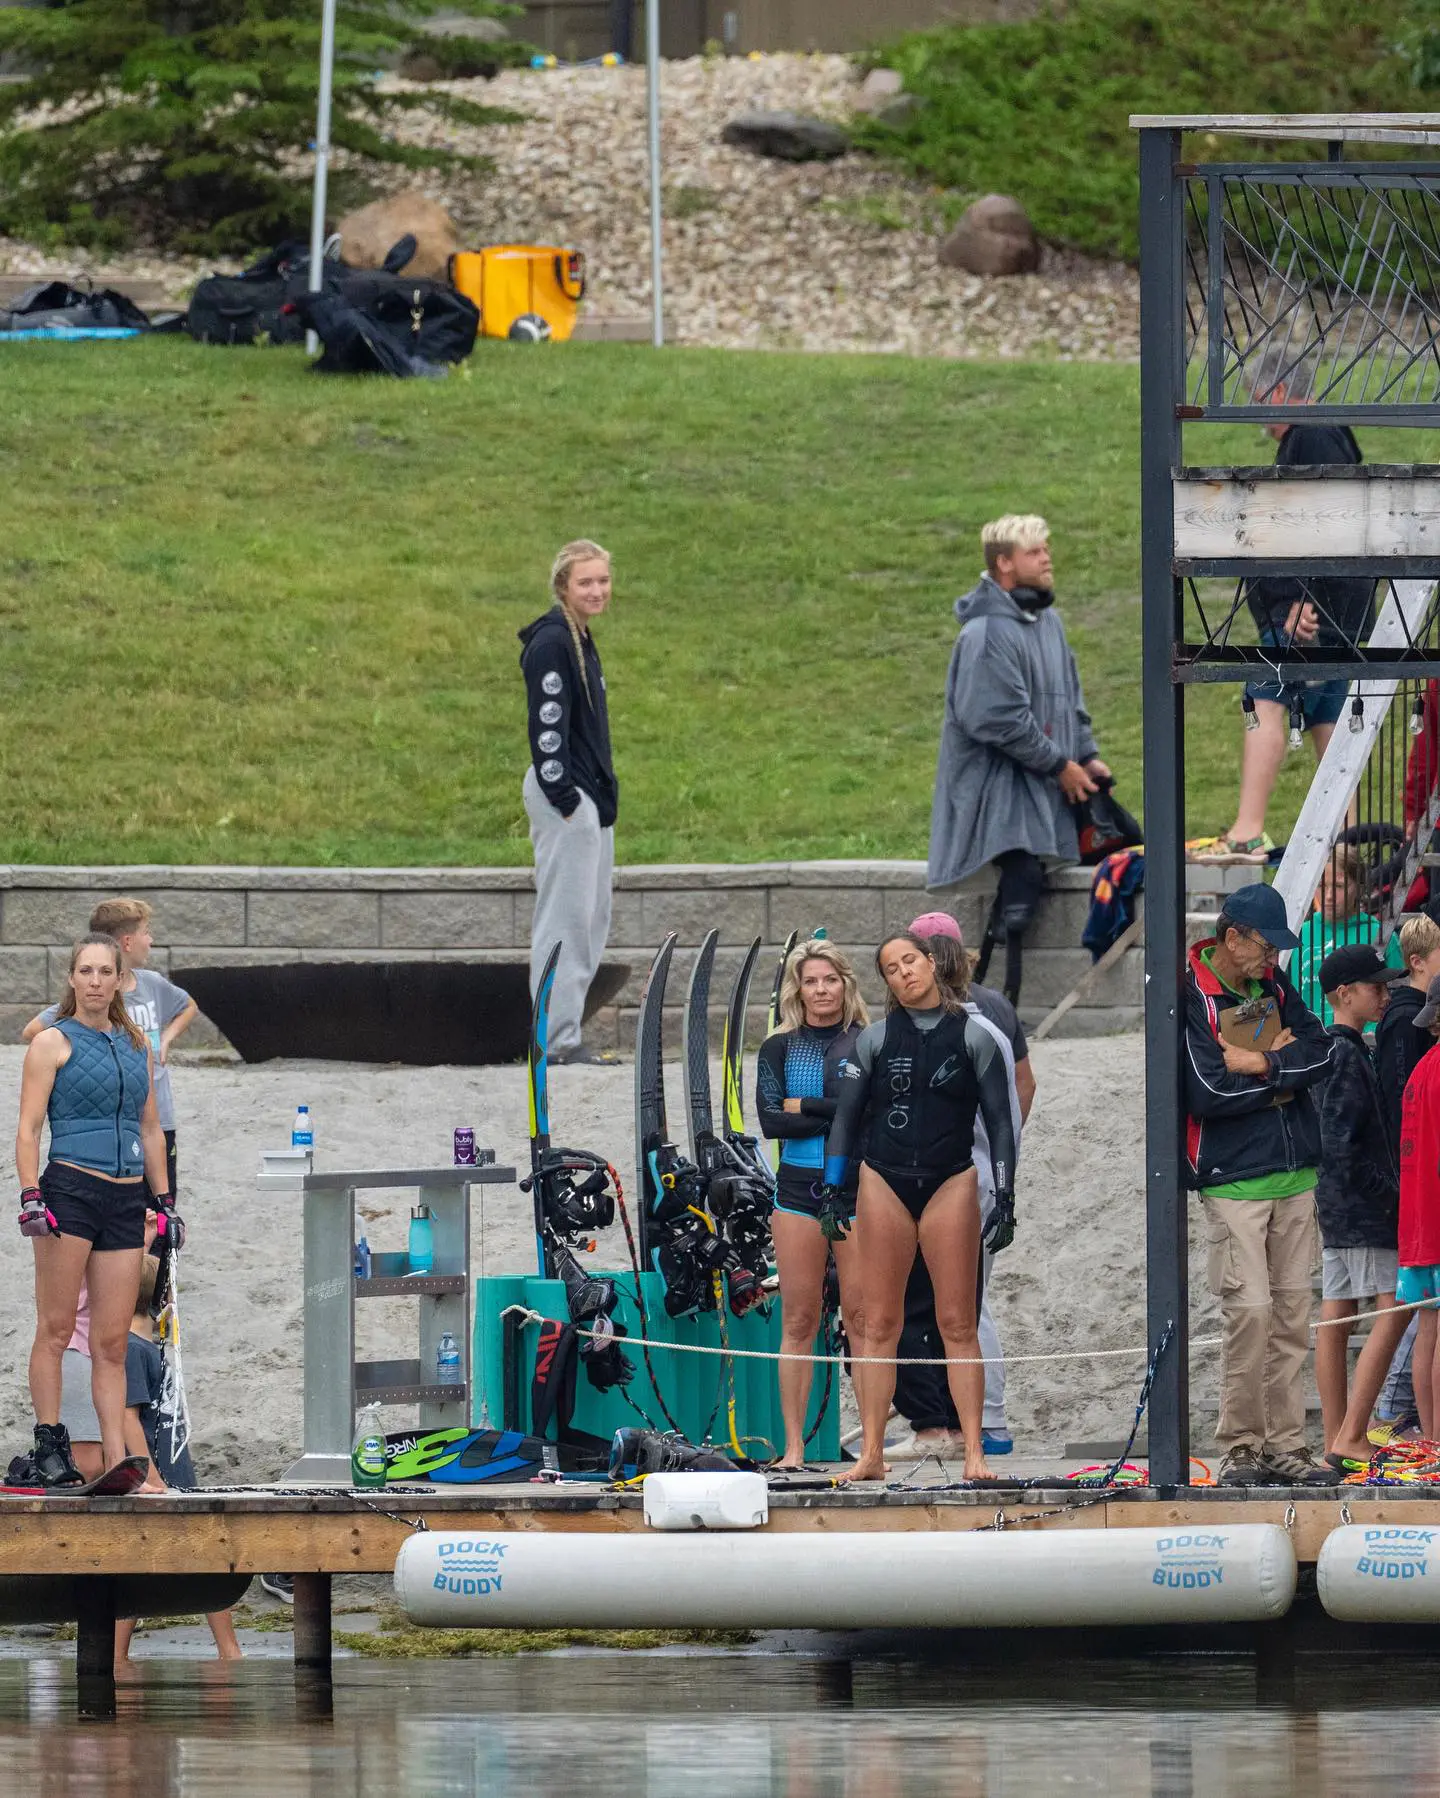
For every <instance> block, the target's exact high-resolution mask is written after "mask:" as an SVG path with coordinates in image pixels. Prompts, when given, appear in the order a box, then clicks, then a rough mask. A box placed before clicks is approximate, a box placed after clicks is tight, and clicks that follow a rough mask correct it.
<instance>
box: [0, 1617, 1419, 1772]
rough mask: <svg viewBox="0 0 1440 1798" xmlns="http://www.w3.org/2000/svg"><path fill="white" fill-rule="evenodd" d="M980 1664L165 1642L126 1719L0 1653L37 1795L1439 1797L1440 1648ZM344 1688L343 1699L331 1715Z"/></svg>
mask: <svg viewBox="0 0 1440 1798" xmlns="http://www.w3.org/2000/svg"><path fill="white" fill-rule="evenodd" d="M1267 1681H1268V1682H1270V1684H1271V1686H1272V1688H1273V1681H1271V1680H1270V1675H1269V1673H1268V1672H1267V1670H1266V1669H1265V1668H1264V1667H1259V1666H1257V1663H1256V1661H1255V1659H1254V1658H1252V1657H1241V1656H1208V1657H1195V1658H1189V1659H1186V1658H1181V1657H1169V1658H1165V1659H1158V1660H1143V1661H1141V1660H1111V1661H1109V1662H1100V1663H1094V1664H1087V1663H1084V1662H1074V1661H1071V1662H1064V1663H1055V1662H1045V1661H1039V1660H1033V1659H1030V1658H1028V1657H1026V1658H1012V1659H1003V1660H1002V1659H1001V1658H1000V1656H999V1654H998V1653H997V1660H996V1663H995V1664H994V1665H989V1666H987V1665H984V1664H977V1662H976V1660H975V1658H974V1656H973V1653H972V1654H971V1655H969V1656H968V1657H966V1658H964V1659H946V1658H944V1656H943V1655H942V1654H939V1653H937V1654H936V1655H934V1656H932V1657H931V1658H929V1659H927V1660H925V1661H923V1662H921V1661H915V1660H898V1659H865V1658H858V1657H857V1658H854V1659H846V1658H843V1657H840V1656H831V1657H829V1658H823V1659H821V1658H815V1657H811V1656H803V1655H787V1656H774V1655H761V1654H749V1655H732V1656H721V1655H694V1654H670V1655H651V1656H644V1657H639V1656H617V1655H611V1654H575V1655H569V1656H563V1657H562V1656H547V1657H540V1656H532V1657H521V1658H517V1659H515V1660H510V1661H461V1662H456V1661H446V1662H423V1661H405V1662H394V1663H383V1662H356V1661H348V1662H341V1663H337V1666H336V1669H335V1680H334V1685H333V1691H331V1692H329V1693H326V1692H322V1691H321V1690H319V1689H318V1688H314V1689H312V1687H301V1688H298V1689H297V1687H296V1684H295V1681H294V1679H293V1677H292V1674H291V1670H290V1669H289V1668H288V1667H287V1666H286V1665H284V1664H283V1663H275V1662H270V1663H265V1662H260V1661H253V1662H250V1663H247V1664H246V1665H245V1666H243V1667H241V1668H239V1669H237V1670H234V1671H232V1670H229V1669H223V1668H218V1667H216V1666H214V1665H213V1664H207V1663H193V1662H178V1661H176V1662H154V1661H152V1662H149V1663H147V1664H145V1665H144V1668H143V1677H141V1678H140V1679H138V1680H136V1681H135V1682H133V1683H130V1684H127V1685H124V1686H122V1687H121V1689H120V1691H119V1693H118V1696H117V1714H116V1716H115V1718H114V1719H113V1720H112V1721H85V1720H80V1719H77V1715H76V1693H75V1685H74V1677H73V1664H66V1663H65V1662H64V1661H61V1660H59V1659H37V1660H35V1661H33V1662H31V1663H29V1664H28V1665H26V1664H25V1663H23V1662H18V1661H17V1662H11V1663H8V1664H0V1764H3V1765H4V1767H5V1770H6V1774H7V1779H6V1782H5V1783H6V1789H7V1790H9V1791H14V1792H17V1793H24V1794H26V1795H27V1798H28V1795H29V1794H38V1795H39V1798H81V1795H84V1798H89V1795H90V1794H97V1795H98V1794H106V1795H108V1794H124V1795H126V1798H129V1795H130V1794H133V1795H134V1798H211V1795H217V1798H218V1795H220V1794H224V1795H225V1798H230V1795H231V1794H233V1793H235V1792H237V1791H240V1790H244V1791H248V1792H255V1793H262V1794H265V1795H266V1798H270V1795H272V1794H273V1795H274V1798H321V1795H322V1794H323V1795H324V1798H339V1795H345V1794H356V1795H358V1798H371V1795H373V1798H445V1795H447V1794H452V1793H453V1794H467V1795H468V1794H474V1793H491V1792H495V1793H500V1792H504V1793H506V1794H507V1795H509V1794H517V1793H518V1794H524V1795H525V1798H575V1794H577V1793H583V1794H585V1798H620V1795H622V1794H623V1795H624V1798H902V1794H903V1798H932V1795H933V1798H941V1794H943V1795H944V1798H1034V1794H1036V1793H1049V1792H1055V1793H1057V1794H1058V1793H1090V1792H1094V1793H1105V1794H1107V1798H1262V1795H1263V1798H1282V1795H1284V1794H1289V1793H1297V1794H1299V1793H1303V1794H1305V1798H1355V1794H1357V1793H1369V1792H1378V1791H1381V1790H1384V1789H1386V1788H1390V1789H1394V1790H1397V1791H1400V1792H1404V1793H1407V1794H1417V1795H1419V1798H1429V1795H1431V1794H1433V1795H1434V1798H1440V1705H1437V1702H1436V1698H1437V1694H1440V1688H1437V1683H1436V1679H1435V1669H1434V1663H1433V1662H1431V1661H1429V1660H1401V1661H1397V1660H1393V1659H1388V1660H1386V1659H1364V1658H1356V1657H1353V1656H1352V1657H1333V1656H1332V1657H1325V1658H1324V1659H1319V1658H1316V1657H1311V1658H1310V1659H1309V1660H1308V1661H1307V1660H1305V1659H1304V1658H1302V1659H1301V1660H1300V1661H1298V1662H1296V1663H1295V1664H1294V1670H1293V1681H1292V1691H1293V1697H1292V1698H1291V1699H1290V1700H1289V1701H1288V1702H1284V1703H1278V1702H1270V1703H1267V1702H1265V1699H1264V1692H1265V1690H1266V1688H1267ZM327 1702H328V1703H329V1704H333V1714H327Z"/></svg>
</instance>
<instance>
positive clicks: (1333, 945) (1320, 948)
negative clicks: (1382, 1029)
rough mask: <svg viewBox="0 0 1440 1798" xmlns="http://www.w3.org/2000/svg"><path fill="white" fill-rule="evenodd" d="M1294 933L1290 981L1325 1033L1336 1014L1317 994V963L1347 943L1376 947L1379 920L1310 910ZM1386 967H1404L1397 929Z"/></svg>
mask: <svg viewBox="0 0 1440 1798" xmlns="http://www.w3.org/2000/svg"><path fill="white" fill-rule="evenodd" d="M1296 934H1297V935H1298V936H1299V938H1300V947H1299V948H1298V949H1297V950H1296V951H1295V956H1294V959H1293V960H1292V961H1291V963H1290V978H1291V979H1292V980H1293V981H1294V982H1295V990H1296V992H1298V993H1299V995H1300V997H1301V998H1302V999H1303V1000H1304V1001H1305V1003H1306V1005H1308V1006H1309V1008H1310V1010H1311V1011H1313V1012H1314V1013H1315V1015H1316V1017H1317V1018H1319V1020H1320V1022H1321V1023H1322V1024H1323V1025H1324V1026H1325V1027H1326V1029H1327V1030H1328V1029H1329V1027H1330V1026H1331V1025H1332V1024H1333V1023H1334V1022H1335V1014H1334V1012H1332V1011H1331V1009H1330V1007H1329V1005H1328V1004H1327V1003H1326V1001H1325V995H1324V993H1322V992H1321V991H1320V964H1321V962H1322V961H1324V959H1325V957H1326V956H1327V955H1328V954H1329V953H1330V951H1331V950H1332V949H1339V948H1342V947H1343V946H1344V945H1345V944H1346V943H1375V944H1377V945H1378V943H1379V941H1380V920H1379V919H1378V918H1372V917H1371V916H1370V914H1369V913H1368V912H1356V913H1355V915H1354V916H1353V917H1350V918H1327V917H1326V916H1325V915H1324V913H1323V912H1319V911H1312V912H1311V914H1310V916H1309V917H1308V918H1307V919H1306V920H1305V922H1304V923H1303V924H1302V925H1301V926H1300V929H1299V931H1298V932H1297V933H1296ZM1385 965H1386V967H1387V968H1399V967H1403V966H1404V962H1403V961H1402V960H1401V956H1400V932H1399V931H1398V930H1392V931H1391V933H1390V938H1389V941H1388V942H1387V943H1386V944H1385ZM1212 971H1213V970H1212ZM1374 1029H1375V1026H1374V1025H1373V1024H1367V1025H1366V1027H1365V1034H1366V1035H1367V1036H1369V1035H1371V1034H1372V1033H1373V1031H1374Z"/></svg>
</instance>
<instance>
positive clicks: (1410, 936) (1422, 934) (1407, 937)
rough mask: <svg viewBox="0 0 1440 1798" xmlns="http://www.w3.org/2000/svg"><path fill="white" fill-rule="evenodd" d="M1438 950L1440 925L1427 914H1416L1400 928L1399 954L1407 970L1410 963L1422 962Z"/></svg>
mask: <svg viewBox="0 0 1440 1798" xmlns="http://www.w3.org/2000/svg"><path fill="white" fill-rule="evenodd" d="M1437 949H1440V924H1437V923H1436V922H1435V920H1434V919H1433V918H1432V917H1431V916H1430V914H1429V913H1428V912H1423V911H1421V912H1416V914H1415V916H1414V917H1413V918H1407V919H1406V920H1405V922H1404V923H1403V924H1402V925H1401V926H1400V953H1401V954H1402V955H1403V956H1404V957H1405V966H1406V967H1407V968H1408V967H1409V966H1410V964H1411V962H1412V961H1424V959H1425V957H1426V956H1427V955H1433V954H1434V953H1435V951H1436V950H1437Z"/></svg>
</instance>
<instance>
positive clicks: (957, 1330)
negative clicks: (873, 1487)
mask: <svg viewBox="0 0 1440 1798" xmlns="http://www.w3.org/2000/svg"><path fill="white" fill-rule="evenodd" d="M875 964H876V967H877V968H878V969H879V971H880V973H881V975H882V976H883V978H884V981H885V984H886V986H887V987H888V988H889V989H890V995H889V1004H888V1008H887V1013H886V1017H885V1021H884V1022H883V1023H881V1024H871V1025H869V1026H867V1027H866V1029H864V1030H862V1031H861V1032H860V1035H859V1037H858V1039H857V1040H856V1043H855V1048H854V1051H853V1053H852V1054H851V1056H850V1057H849V1059H848V1060H847V1061H846V1064H845V1068H844V1070H843V1072H842V1075H841V1079H840V1097H839V1104H838V1106H837V1108H836V1112H835V1121H834V1123H833V1124H832V1125H831V1128H830V1139H829V1142H828V1143H827V1145H826V1151H825V1180H824V1184H823V1186H822V1188H821V1203H820V1227H821V1229H822V1230H823V1231H824V1232H825V1234H826V1235H827V1236H830V1237H832V1238H833V1237H835V1236H838V1235H843V1234H845V1233H846V1232H847V1231H848V1230H849V1229H850V1224H851V1220H850V1218H849V1215H848V1207H847V1204H846V1201H845V1199H844V1196H843V1195H844V1186H845V1182H846V1180H847V1179H848V1178H849V1175H850V1169H851V1163H852V1161H853V1159H854V1158H855V1156H856V1155H857V1153H858V1151H859V1150H860V1147H861V1142H862V1137H861V1131H862V1127H863V1128H864V1130H865V1134H864V1138H863V1142H864V1160H863V1162H862V1163H861V1166H860V1197H859V1204H858V1206H857V1208H856V1212H855V1218H854V1234H855V1236H856V1237H857V1238H858V1241H859V1247H860V1254H861V1269H862V1274H861V1283H862V1301H863V1304H864V1319H865V1332H864V1341H863V1344H859V1345H857V1344H856V1342H855V1339H854V1337H853V1336H852V1338H851V1347H852V1349H853V1350H854V1351H855V1353H856V1355H857V1357H865V1359H864V1360H860V1359H857V1361H856V1363H855V1392H856V1397H857V1398H858V1399H859V1401H860V1421H861V1424H862V1425H863V1426H864V1442H863V1444H862V1446H861V1450H860V1459H859V1460H858V1461H857V1462H856V1463H855V1465H854V1466H853V1467H852V1468H850V1469H849V1470H848V1471H847V1473H846V1475H845V1477H846V1478H847V1479H852V1480H875V1479H880V1478H882V1477H883V1475H884V1473H885V1455H884V1451H885V1423H886V1420H887V1418H888V1417H889V1415H890V1401H891V1399H892V1398H893V1397H894V1395H895V1368H894V1364H893V1357H894V1355H895V1353H896V1345H897V1344H898V1342H899V1340H900V1327H901V1324H902V1322H903V1320H904V1314H905V1285H906V1282H907V1280H908V1279H909V1277H910V1269H911V1267H912V1266H913V1265H914V1261H915V1247H916V1243H917V1241H918V1243H919V1247H920V1253H921V1254H922V1255H923V1256H924V1257H925V1266H926V1268H927V1270H928V1271H929V1274H930V1281H931V1284H932V1285H933V1286H934V1288H935V1317H936V1321H937V1323H938V1324H939V1327H940V1336H941V1340H942V1341H943V1342H944V1344H945V1355H946V1359H947V1362H948V1365H947V1367H946V1370H945V1371H946V1375H947V1377H948V1379H949V1382H950V1393H951V1397H952V1398H953V1399H954V1401H955V1409H956V1411H957V1413H958V1414H959V1418H960V1427H961V1429H962V1430H963V1431H964V1434H965V1477H966V1479H972V1480H973V1479H984V1478H985V1477H986V1474H987V1469H986V1466H985V1453H984V1449H983V1447H982V1445H981V1413H982V1411H983V1408H984V1402H985V1369H984V1365H983V1363H982V1362H981V1360H980V1341H979V1336H978V1334H977V1324H978V1311H979V1297H978V1291H977V1281H978V1273H979V1266H980V1246H981V1232H980V1189H979V1183H978V1180H977V1177H976V1173H975V1158H974V1144H975V1120H976V1117H977V1115H978V1116H980V1117H981V1118H983V1120H984V1124H985V1132H986V1135H987V1137H988V1139H989V1144H990V1160H991V1166H992V1168H993V1170H994V1177H995V1205H994V1209H993V1210H992V1211H991V1214H990V1221H989V1223H988V1224H987V1225H986V1227H985V1246H986V1247H987V1248H990V1249H992V1250H996V1251H998V1250H1000V1249H1003V1248H1005V1247H1006V1246H1007V1245H1008V1244H1009V1242H1010V1240H1011V1238H1012V1237H1013V1236H1014V1234H1015V1125H1014V1119H1013V1117H1012V1114H1011V1110H1010V1073H1009V1069H1008V1067H1007V1065H1006V1062H1005V1056H1004V1051H1003V1049H1002V1047H1001V1045H1000V1041H999V1038H998V1035H997V1034H996V1033H995V1032H993V1031H992V1030H990V1029H989V1028H988V1027H987V1026H986V1025H985V1024H984V1023H982V1022H981V1020H980V1019H978V1018H976V1017H973V1016H971V1014H970V1013H969V1012H967V1011H966V1009H965V993H964V991H962V990H961V989H960V987H959V986H957V985H953V984H951V983H949V982H947V981H944V980H942V979H941V978H940V976H939V974H938V973H937V971H936V967H935V958H934V956H933V955H931V953H930V950H929V947H928V946H927V944H926V943H925V942H924V941H923V940H922V939H921V938H920V937H917V936H913V935H911V934H910V933H909V932H908V931H906V932H904V933H902V934H901V935H899V936H894V937H891V938H890V940H889V941H888V942H886V943H882V944H881V946H880V951H879V954H878V955H877V956H876V957H875ZM958 979H959V981H960V982H961V983H962V984H963V985H964V986H967V987H968V984H969V980H968V969H967V968H966V966H965V965H964V961H963V958H962V965H961V967H960V969H959V971H958ZM962 1362H963V1363H967V1364H966V1365H958V1364H957V1363H962Z"/></svg>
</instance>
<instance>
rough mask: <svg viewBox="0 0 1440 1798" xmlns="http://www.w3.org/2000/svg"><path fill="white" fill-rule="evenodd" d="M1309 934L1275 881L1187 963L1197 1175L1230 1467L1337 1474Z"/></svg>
mask: <svg viewBox="0 0 1440 1798" xmlns="http://www.w3.org/2000/svg"><path fill="white" fill-rule="evenodd" d="M1297 942H1298V939H1297V938H1296V936H1295V933H1294V932H1293V931H1292V930H1291V928H1290V925H1289V921H1288V919H1287V917H1286V914H1285V902H1284V900H1283V899H1282V898H1281V897H1280V895H1279V894H1278V893H1277V892H1276V891H1275V890H1274V889H1273V888H1272V887H1269V886H1266V885H1264V884H1263V883H1256V884H1255V885H1253V886H1246V887H1241V888H1240V889H1239V890H1238V891H1237V892H1234V893H1231V894H1229V895H1228V896H1227V897H1226V900H1225V906H1224V910H1223V911H1222V912H1221V913H1220V916H1219V918H1218V919H1217V920H1216V926H1215V935H1214V936H1213V937H1212V938H1210V939H1209V940H1208V941H1205V942H1199V943H1196V944H1195V946H1194V947H1193V948H1192V949H1191V951H1190V955H1189V960H1188V966H1187V970H1186V983H1185V984H1186V1004H1185V1090H1186V1108H1187V1111H1188V1113H1189V1117H1188V1121H1187V1131H1186V1160H1187V1163H1188V1169H1187V1176H1188V1177H1187V1184H1188V1185H1190V1186H1191V1187H1192V1188H1194V1189H1195V1190H1196V1191H1197V1192H1199V1194H1200V1196H1201V1199H1202V1201H1203V1203H1204V1207H1205V1234H1206V1242H1207V1248H1208V1260H1209V1279H1210V1290H1211V1292H1213V1293H1214V1295H1215V1297H1216V1298H1217V1299H1219V1301H1220V1315H1221V1320H1222V1329H1223V1344H1222V1348H1221V1355H1220V1420H1219V1424H1218V1427H1217V1429H1216V1433H1215V1434H1216V1446H1217V1447H1218V1449H1219V1451H1220V1454H1221V1457H1222V1463H1221V1469H1220V1483H1221V1485H1229V1486H1261V1485H1283V1486H1305V1485H1330V1484H1334V1483H1335V1481H1336V1480H1337V1479H1338V1477H1339V1476H1338V1474H1336V1473H1335V1471H1334V1470H1333V1469H1331V1468H1327V1467H1326V1466H1324V1464H1323V1463H1321V1462H1320V1461H1318V1460H1317V1459H1316V1457H1315V1456H1314V1455H1313V1454H1312V1453H1311V1451H1310V1448H1309V1446H1308V1444H1307V1443H1306V1441H1305V1360H1306V1356H1307V1354H1308V1352H1309V1347H1310V1305H1311V1276H1312V1274H1313V1272H1314V1269H1315V1267H1316V1265H1317V1264H1318V1262H1319V1235H1318V1231H1317V1227H1316V1221H1315V1181H1316V1169H1317V1164H1318V1162H1319V1159H1320V1122H1319V1115H1318V1112H1317V1110H1316V1106H1315V1102H1314V1096H1313V1089H1314V1088H1315V1086H1316V1084H1317V1083H1318V1082H1319V1081H1321V1080H1323V1079H1324V1078H1325V1077H1326V1076H1327V1074H1328V1073H1329V1071H1330V1065H1331V1057H1332V1054H1333V1049H1334V1045H1333V1044H1332V1042H1331V1040H1330V1038H1329V1036H1328V1035H1327V1034H1326V1032H1325V1028H1324V1026H1323V1025H1322V1024H1321V1022H1320V1020H1319V1019H1318V1018H1317V1017H1316V1016H1315V1015H1314V1013H1313V1012H1311V1011H1310V1010H1308V1009H1307V1007H1306V1006H1305V1004H1304V1003H1303V1001H1302V1000H1301V998H1300V996H1299V994H1298V993H1297V992H1296V991H1295V988H1294V987H1293V986H1292V985H1291V983H1290V980H1289V978H1288V977H1287V976H1286V975H1285V974H1284V973H1282V972H1281V971H1280V968H1279V966H1278V961H1279V957H1280V955H1281V953H1282V952H1283V951H1284V950H1287V949H1294V948H1295V947H1296V946H1297Z"/></svg>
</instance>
